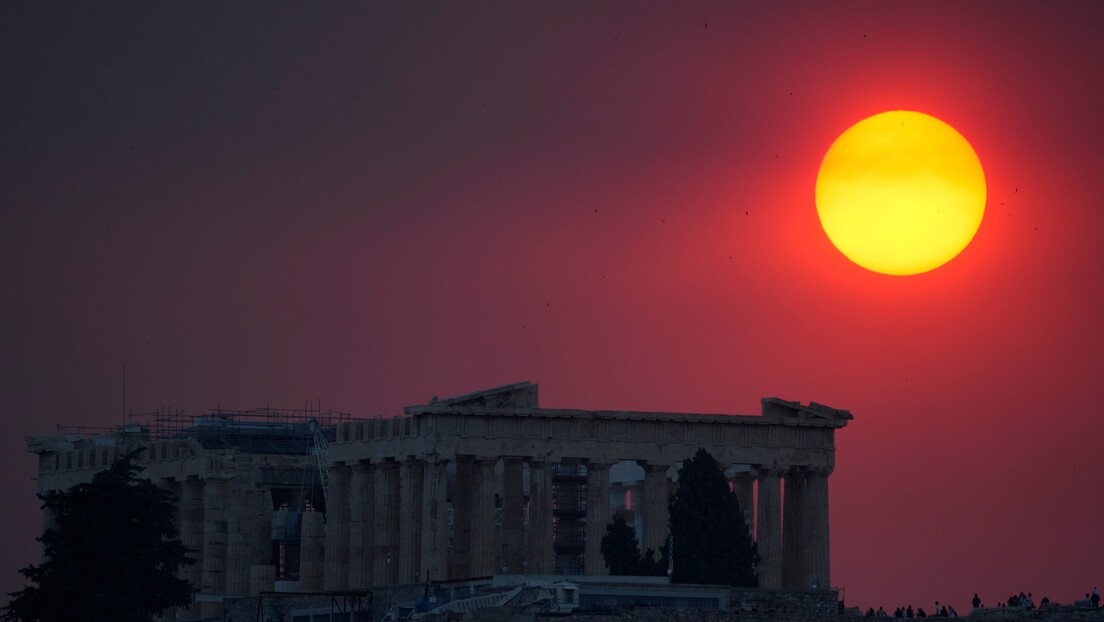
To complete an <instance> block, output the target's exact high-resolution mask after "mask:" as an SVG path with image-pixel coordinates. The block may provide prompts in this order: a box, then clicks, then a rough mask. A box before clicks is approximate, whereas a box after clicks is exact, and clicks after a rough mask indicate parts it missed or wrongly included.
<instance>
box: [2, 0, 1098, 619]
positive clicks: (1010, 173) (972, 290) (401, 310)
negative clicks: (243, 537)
mask: <svg viewBox="0 0 1104 622" xmlns="http://www.w3.org/2000/svg"><path fill="white" fill-rule="evenodd" d="M1102 25H1104V4H1100V3H1093V2H1084V3H1037V2H989V3H960V2H947V3H934V2H925V3H908V4H905V3H883V2H871V3H808V4H792V5H786V4H780V3H773V2H772V3H743V2H741V3H732V2H724V3H717V4H695V5H693V6H690V5H687V4H678V5H674V4H663V5H645V4H640V3H632V4H612V3H601V4H592V3H585V4H584V3H547V4H546V3H537V2H527V3H512V2H510V3H508V2H499V3H449V4H445V3H440V4H432V5H430V4H421V3H387V4H383V3H373V4H371V5H370V6H358V7H355V8H350V7H347V6H342V7H341V8H336V7H332V6H327V7H321V8H320V6H319V5H317V4H309V5H308V4H305V3H297V4H290V3H281V4H271V3H267V4H265V5H264V6H263V7H262V6H260V5H255V6H244V7H243V6H241V5H237V4H235V5H229V6H228V5H226V4H224V3H213V2H212V3H195V2H189V3H171V4H170V3H158V4H156V5H150V4H148V3H137V4H133V5H119V4H116V5H103V4H98V3H81V4H73V5H59V4H56V3H47V4H43V3H33V4H32V3H10V2H9V3H4V4H3V5H0V71H2V74H0V76H2V78H0V79H2V83H0V84H2V88H0V110H3V114H2V115H0V159H2V160H0V162H2V164H0V209H2V210H3V211H2V214H3V225H2V227H0V292H2V295H0V397H2V414H0V417H2V418H3V419H2V421H3V425H4V431H5V432H6V434H4V435H3V437H2V438H0V455H3V456H4V458H3V459H2V460H3V465H4V467H5V468H4V469H3V470H2V472H0V482H2V484H0V485H2V486H3V498H4V499H5V511H4V514H3V518H2V519H0V521H2V522H0V526H2V531H3V533H4V541H5V542H4V544H5V546H4V547H3V550H2V551H0V590H2V591H3V592H9V591H12V590H15V589H17V588H18V587H19V585H20V581H21V577H19V576H18V575H17V573H16V570H17V569H18V568H19V567H22V566H24V565H26V564H27V563H29V562H32V561H36V560H37V556H38V545H37V543H35V542H34V540H33V538H34V537H35V535H37V532H38V530H39V528H40V526H41V523H40V517H39V513H38V503H37V501H36V500H35V498H34V496H33V494H34V491H35V482H34V481H33V478H34V477H35V469H36V463H35V459H34V457H33V456H32V455H30V454H28V453H26V448H25V444H24V438H25V437H26V436H29V435H37V434H45V433H50V432H53V431H54V430H55V424H58V423H62V424H69V425H90V426H106V425H115V424H117V423H118V422H120V421H121V420H122V412H123V390H122V387H123V378H122V376H123V374H122V370H123V363H124V361H125V362H126V369H127V376H126V386H127V390H126V406H127V408H129V409H133V410H135V411H145V410H152V409H154V408H157V407H162V406H164V407H172V408H177V407H182V408H184V409H185V410H186V411H187V412H188V413H191V414H199V413H201V412H202V410H203V409H205V408H211V407H214V406H216V405H217V404H221V405H222V406H223V407H233V408H253V407H257V406H263V405H265V404H271V405H273V406H284V407H299V406H302V405H303V404H304V402H306V401H308V400H311V401H317V400H318V399H321V400H322V403H323V407H333V408H336V409H339V410H343V411H347V412H351V413H353V414H354V415H357V416H376V415H392V414H397V413H399V412H400V411H401V407H402V406H404V405H409V404H416V403H424V402H425V401H426V400H427V399H428V398H430V397H431V396H433V395H439V396H446V395H452V394H458V393H464V392H468V391H471V390H476V389H480V388H484V387H489V386H494V385H498V384H506V383H509V382H515V381H519V380H532V381H535V382H538V383H540V386H541V401H542V405H545V406H554V407H565V408H614V409H640V410H666V411H690V412H721V413H742V414H756V413H758V410H759V399H760V398H761V397H763V396H768V395H775V396H779V397H783V398H786V399H794V400H802V401H809V400H814V401H817V402H821V403H824V404H827V405H830V406H833V407H837V408H846V409H850V410H851V411H853V413H854V414H855V420H854V421H853V422H852V423H851V424H850V425H849V426H848V427H847V428H845V429H843V430H841V431H840V432H839V433H838V435H837V437H836V438H837V468H836V471H835V474H834V475H833V477H832V480H831V529H832V569H833V583H834V584H835V585H836V586H838V587H841V588H844V589H845V596H846V599H847V602H848V603H849V604H854V605H860V606H862V607H864V608H865V607H867V606H874V607H877V606H878V605H879V604H881V605H885V606H886V607H887V608H890V609H892V607H894V606H897V605H904V604H907V603H912V604H913V605H914V606H925V607H930V605H931V604H932V602H933V601H934V600H936V599H938V600H940V601H943V602H950V603H952V604H955V605H956V606H957V607H958V609H959V611H963V610H965V609H967V608H968V601H969V598H970V597H971V596H972V595H973V593H974V592H980V594H981V596H982V598H983V600H984V601H985V602H986V603H990V602H993V601H995V600H996V599H998V598H1005V597H1007V596H1008V594H1010V593H1013V592H1019V591H1021V590H1023V591H1025V592H1026V591H1031V592H1033V593H1034V595H1035V598H1036V600H1038V599H1039V598H1041V597H1042V596H1044V595H1046V596H1049V597H1050V598H1051V599H1052V600H1058V601H1065V602H1069V601H1070V600H1072V599H1074V598H1076V597H1080V596H1081V595H1082V594H1084V593H1085V592H1086V591H1088V590H1090V589H1091V588H1092V587H1093V586H1094V585H1099V584H1101V583H1104V576H1101V573H1102V566H1101V561H1100V560H1101V559H1104V541H1102V540H1101V538H1100V531H1099V529H1100V528H1099V525H1100V524H1101V523H1102V522H1104V496H1102V495H1101V492H1100V491H1101V486H1102V481H1101V478H1102V475H1104V452H1101V451H1100V445H1101V442H1102V438H1104V437H1102V432H1104V419H1102V415H1101V412H1100V408H1101V407H1100V403H1099V400H1098V399H1097V398H1098V394H1099V392H1100V387H1101V386H1102V381H1101V372H1102V371H1104V353H1102V348H1104V329H1102V328H1101V321H1102V319H1104V297H1102V294H1101V283H1104V245H1102V244H1101V243H1100V241H1099V239H1098V237H1099V234H1100V232H1101V231H1102V230H1104V212H1102V211H1101V209H1100V207H1101V203H1102V201H1104V198H1102V197H1104V174H1102V171H1104V148H1102V144H1104V117H1102V116H1101V113H1100V109H1101V102H1102V101H1104V38H1102V37H1101V36H1100V31H1101V27H1102ZM891 109H911V110H919V111H922V112H926V113H928V114H931V115H934V116H937V117H939V118H941V119H943V120H944V121H946V122H948V123H950V124H951V125H953V126H954V127H956V128H957V129H958V130H959V131H960V132H961V133H962V134H963V135H964V136H965V137H966V138H967V139H968V140H969V141H970V142H971V143H972V144H973V146H974V148H975V149H976V151H977V153H978V156H979V158H980V159H981V163H982V166H983V167H984V169H985V172H986V177H987V181H988V190H989V199H988V205H987V211H986V214H985V219H984V221H983V223H982V225H981V229H980V230H979V232H978V234H977V237H976V238H975V240H974V242H973V244H972V245H971V246H969V247H968V248H967V249H966V250H965V251H964V252H963V253H962V254H961V255H960V256H959V257H958V258H956V259H955V260H954V261H952V262H951V263H949V264H947V265H945V266H943V267H942V268H939V269H937V270H935V271H934V272H931V273H928V274H924V275H920V276H915V277H888V276H881V275H877V274H874V273H871V272H868V271H866V270H864V269H862V268H859V267H857V266H855V265H853V264H851V263H850V262H848V261H847V260H846V259H845V258H844V257H843V256H842V255H840V254H839V253H838V252H837V251H836V250H835V249H834V248H833V247H832V246H831V245H830V243H829V242H828V240H827V238H826V237H825V236H824V234H823V232H822V231H821V229H820V225H819V223H818V221H817V217H816V210H815V206H814V203H813V185H814V181H815V178H816V173H817V168H818V166H819V164H820V160H821V158H822V157H823V155H824V153H825V151H826V150H827V148H828V146H829V145H830V144H831V143H832V141H833V140H834V139H835V138H836V136H838V135H839V133H840V132H842V131H843V130H845V129H846V128H847V127H849V126H850V125H851V124H853V123H854V122H856V121H858V120H860V119H862V118H864V117H866V116H869V115H871V114H874V113H877V112H881V111H884V110H891Z"/></svg>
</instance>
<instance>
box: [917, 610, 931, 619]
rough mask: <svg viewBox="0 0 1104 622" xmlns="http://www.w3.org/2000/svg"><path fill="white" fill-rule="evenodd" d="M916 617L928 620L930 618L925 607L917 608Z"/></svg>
mask: <svg viewBox="0 0 1104 622" xmlns="http://www.w3.org/2000/svg"><path fill="white" fill-rule="evenodd" d="M916 617H918V618H926V617H928V612H926V611H924V608H923V607H917V608H916Z"/></svg>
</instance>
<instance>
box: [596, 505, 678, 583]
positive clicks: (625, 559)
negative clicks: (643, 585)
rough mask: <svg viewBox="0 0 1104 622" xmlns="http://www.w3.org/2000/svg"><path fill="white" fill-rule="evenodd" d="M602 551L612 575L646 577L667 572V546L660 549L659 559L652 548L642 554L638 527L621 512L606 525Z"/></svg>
mask: <svg viewBox="0 0 1104 622" xmlns="http://www.w3.org/2000/svg"><path fill="white" fill-rule="evenodd" d="M601 551H602V558H603V559H604V560H605V561H606V567H607V568H609V571H610V574H611V575H617V576H626V577H632V576H636V577H645V576H663V575H666V574H667V546H666V545H664V547H663V548H662V549H661V550H660V558H659V560H656V558H655V557H656V552H655V551H654V550H652V549H648V551H647V552H646V553H645V554H644V555H643V556H641V555H640V548H639V547H638V546H637V544H636V528H635V527H633V526H632V525H629V524H628V523H626V522H625V518H624V517H623V516H621V515H620V514H617V515H615V516H614V517H613V521H611V522H610V524H608V525H606V535H605V536H603V537H602V548H601Z"/></svg>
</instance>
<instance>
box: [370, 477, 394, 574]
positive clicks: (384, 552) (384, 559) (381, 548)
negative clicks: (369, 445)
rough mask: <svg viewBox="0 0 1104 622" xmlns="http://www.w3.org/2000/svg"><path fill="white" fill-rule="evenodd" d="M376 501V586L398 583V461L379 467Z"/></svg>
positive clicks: (373, 560)
mask: <svg viewBox="0 0 1104 622" xmlns="http://www.w3.org/2000/svg"><path fill="white" fill-rule="evenodd" d="M374 487H375V490H374V493H375V495H374V496H375V500H374V503H373V504H372V506H373V507H372V516H373V518H374V519H375V520H374V525H375V529H374V536H375V546H374V547H373V549H374V550H373V555H372V582H373V584H375V585H394V584H395V583H396V580H395V579H396V576H397V570H398V565H399V559H398V547H397V545H398V541H399V465H398V463H397V462H395V461H394V460H390V459H388V460H383V461H382V462H379V463H378V464H376V469H375V482H374Z"/></svg>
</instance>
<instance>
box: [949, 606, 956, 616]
mask: <svg viewBox="0 0 1104 622" xmlns="http://www.w3.org/2000/svg"><path fill="white" fill-rule="evenodd" d="M950 609H951V611H950V616H951V617H952V618H957V617H958V612H957V611H955V608H954V607H951V608H950Z"/></svg>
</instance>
